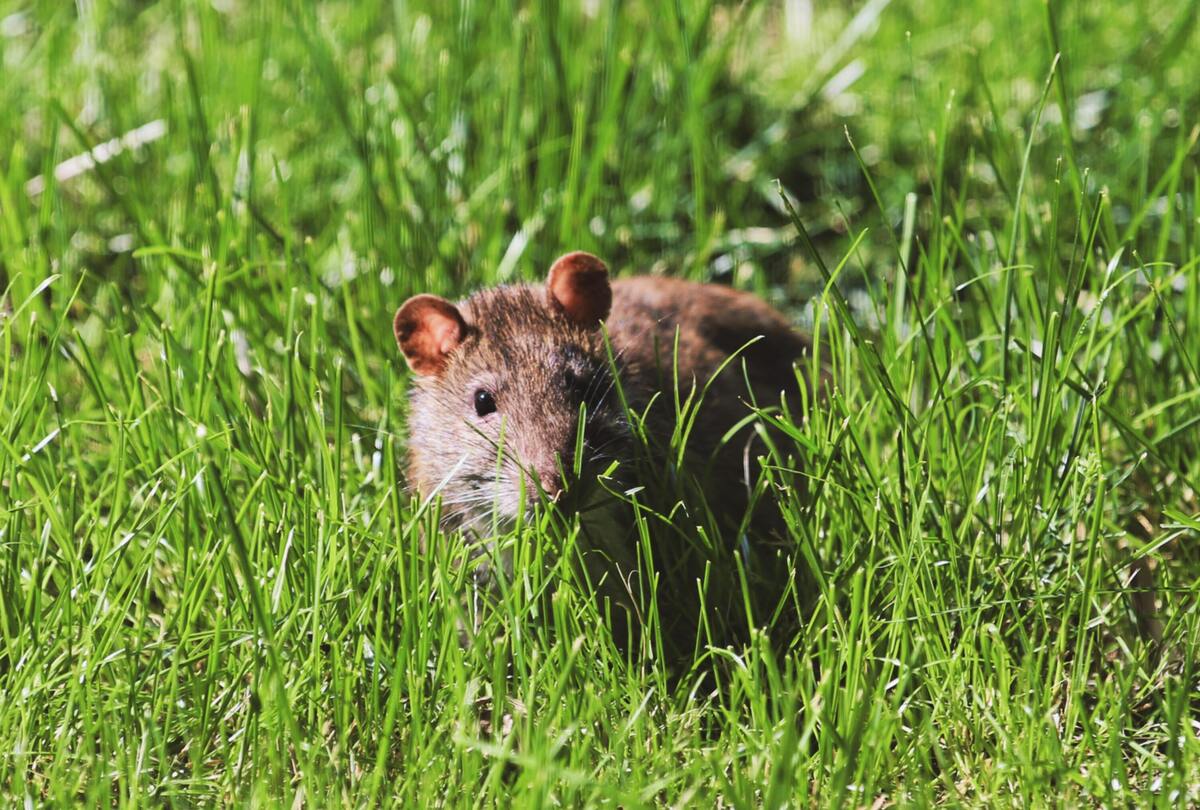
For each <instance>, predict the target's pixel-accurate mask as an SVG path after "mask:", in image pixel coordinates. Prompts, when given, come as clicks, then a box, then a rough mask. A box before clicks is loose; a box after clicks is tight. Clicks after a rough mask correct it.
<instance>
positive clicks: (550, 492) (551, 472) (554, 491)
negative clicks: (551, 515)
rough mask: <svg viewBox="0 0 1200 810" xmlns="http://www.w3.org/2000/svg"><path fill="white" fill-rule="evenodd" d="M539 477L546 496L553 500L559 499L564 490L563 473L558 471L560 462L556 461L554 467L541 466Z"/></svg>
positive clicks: (538, 471) (538, 472)
mask: <svg viewBox="0 0 1200 810" xmlns="http://www.w3.org/2000/svg"><path fill="white" fill-rule="evenodd" d="M537 477H538V483H539V484H541V487H542V492H544V493H546V497H547V498H549V499H550V500H551V501H557V500H558V499H559V497H560V496H561V495H562V492H563V479H562V473H560V472H559V471H558V464H557V463H556V464H554V465H553V466H552V467H540V468H539V469H538V470H537Z"/></svg>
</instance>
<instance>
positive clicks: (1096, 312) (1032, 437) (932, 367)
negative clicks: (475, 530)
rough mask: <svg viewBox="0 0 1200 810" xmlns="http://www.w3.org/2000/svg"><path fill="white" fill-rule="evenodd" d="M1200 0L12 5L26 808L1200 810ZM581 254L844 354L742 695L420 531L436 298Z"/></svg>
mask: <svg viewBox="0 0 1200 810" xmlns="http://www.w3.org/2000/svg"><path fill="white" fill-rule="evenodd" d="M1197 5H1198V4H1197V3H1196V2H1194V1H1193V0H1189V1H1188V2H1167V1H1166V0H1152V1H1151V2H1148V3H1140V4H1129V3H1116V2H1108V0H1101V1H1100V2H1093V3H1074V2H1058V0H1054V1H1052V2H1049V3H1046V2H1042V1H1041V0H1014V2H1011V3H1007V4H1004V5H1003V6H996V5H994V4H984V3H981V2H951V0H927V2H922V3H901V2H892V3H890V4H889V3H887V2H883V1H881V0H872V1H871V2H868V3H866V4H859V3H847V4H820V5H819V7H817V8H813V7H812V6H811V5H810V4H808V3H806V2H791V3H785V4H782V5H781V4H778V3H768V2H760V1H758V0H751V2H747V3H743V4H715V3H709V2H703V1H702V0H677V2H674V3H669V4H645V3H623V4H617V3H605V2H599V1H597V2H581V3H574V2H571V3H564V4H558V3H553V2H534V3H531V4H507V3H500V4H499V7H493V6H492V5H491V4H485V3H470V2H463V3H453V4H452V3H425V2H416V3H395V4H392V5H386V6H385V5H382V4H381V5H379V7H377V8H368V4H357V3H348V2H342V3H322V4H320V5H316V6H314V5H310V4H307V3H298V2H297V3H283V2H264V3H259V4H242V3H236V2H213V3H199V2H179V3H165V4H157V5H149V4H124V3H111V2H107V0H91V2H81V3H78V4H74V5H69V4H62V3H50V2H45V3H33V4H30V3H22V2H16V3H14V2H11V0H2V1H0V65H2V66H0V70H2V72H3V73H2V75H3V77H4V80H3V81H0V289H2V290H3V298H2V304H0V307H2V311H3V313H4V314H3V317H2V319H0V341H2V342H3V351H0V364H2V365H0V439H2V442H0V636H2V638H0V694H2V695H3V696H4V699H3V700H2V701H0V752H2V753H0V796H3V797H4V801H5V803H12V804H15V803H18V802H32V803H39V804H40V803H43V802H45V803H50V804H74V803H77V802H80V801H82V802H84V803H87V804H104V805H109V804H123V805H124V804H129V805H133V804H139V803H148V802H154V803H158V802H162V803H167V804H172V805H191V804H195V803H235V802H236V803H242V802H248V801H256V802H262V803H271V804H274V803H279V804H285V803H286V804H292V803H293V802H294V801H296V800H303V801H307V802H309V803H312V804H316V805H329V804H342V803H347V804H349V803H353V804H375V803H385V802H386V803H393V804H396V805H400V806H427V805H461V804H474V803H481V804H502V805H507V804H510V803H512V804H518V805H521V806H526V805H538V806H543V805H566V806H574V805H601V804H612V805H621V806H629V807H636V806H643V805H649V804H667V805H676V806H681V805H697V806H713V805H717V806H736V807H743V806H760V805H765V806H770V807H778V806H783V805H786V804H795V805H807V804H811V803H816V804H819V805H828V806H846V805H849V806H884V805H887V804H891V803H895V804H901V805H927V804H954V805H958V804H963V805H969V806H982V805H988V806H993V805H997V806H1004V805H1014V806H1029V805H1034V806H1036V805H1042V804H1050V803H1054V804H1067V805H1088V804H1101V805H1106V806H1111V805H1122V804H1138V805H1151V806H1152V805H1161V806H1172V807H1173V806H1179V805H1180V804H1194V803H1200V794H1198V793H1197V788H1196V786H1197V785H1198V784H1200V741H1198V738H1197V735H1198V732H1200V724H1198V721H1197V709H1196V707H1197V705H1198V704H1197V694H1196V689H1197V683H1198V681H1197V672H1196V667H1195V664H1194V661H1195V660H1196V658H1197V653H1198V641H1200V637H1198V631H1200V614H1198V613H1197V611H1196V597H1197V588H1198V587H1200V586H1198V585H1197V582H1198V581H1200V576H1198V575H1200V553H1198V551H1197V544H1196V540H1197V533H1198V531H1200V503H1198V500H1200V496H1198V494H1197V492H1198V490H1197V481H1200V418H1198V417H1197V414H1198V413H1200V259H1198V257H1200V250H1198V248H1200V220H1198V216H1200V171H1198V170H1200V164H1198V161H1197V148H1196V141H1197V129H1196V127H1197V125H1198V124H1200V119H1198V118H1197V111H1198V110H1200V90H1198V89H1197V88H1198V85H1197V84H1196V83H1195V82H1194V81H1193V77H1195V76H1196V75H1198V74H1200V42H1198V34H1197V30H1196V22H1195V21H1196V19H1197V14H1196V11H1197ZM157 120H162V121H163V122H165V125H166V134H165V136H163V137H162V138H161V139H159V140H156V141H154V142H153V143H150V144H147V145H145V146H144V147H142V148H140V149H130V150H124V151H122V152H121V153H120V154H117V155H115V156H113V157H112V158H111V160H109V161H107V162H104V163H101V164H99V165H96V166H94V167H93V168H91V169H90V170H87V171H85V172H83V173H82V174H81V175H79V176H77V177H74V178H72V179H67V180H63V181H61V182H58V181H55V180H54V179H53V172H54V167H55V165H56V164H58V163H59V162H61V161H63V160H66V159H67V158H69V157H71V156H73V155H77V154H80V153H82V152H85V151H87V150H88V149H89V148H91V147H92V146H94V145H95V144H96V143H99V142H103V141H106V140H108V139H111V138H116V137H120V136H121V135H122V134H124V133H126V132H129V131H131V130H133V129H135V128H137V127H139V126H142V125H144V124H146V123H148V122H151V121H157ZM35 176H42V177H44V178H47V179H46V180H45V181H44V183H43V186H44V187H43V188H42V189H41V190H38V189H37V188H34V187H30V186H28V185H27V184H28V183H29V181H30V180H32V179H33V178H34V177H35ZM780 190H782V191H783V192H784V193H785V196H783V197H781V196H780V193H779V192H780ZM789 206H794V212H795V217H794V218H793V217H792V216H791V215H790V214H789ZM810 245H811V247H812V250H809V249H808V248H809V246H810ZM575 248H579V249H586V250H590V251H592V252H595V253H597V254H599V255H602V256H604V257H605V258H606V259H608V260H609V261H610V263H611V265H612V266H613V267H614V268H615V269H616V270H617V271H618V272H621V273H632V272H640V271H655V272H669V273H674V274H681V275H686V276H689V277H693V278H699V279H708V280H716V281H721V282H724V283H732V284H735V285H738V286H742V287H745V288H748V289H753V290H755V291H757V292H759V293H760V294H762V295H764V296H766V297H768V298H769V299H770V300H772V301H773V302H775V303H777V304H778V305H780V306H781V307H784V308H785V309H787V311H789V312H791V313H792V314H793V315H794V317H795V318H796V320H797V322H798V323H805V324H807V325H809V326H810V327H812V328H814V329H815V330H816V331H817V332H818V333H819V335H820V351H821V353H822V357H823V358H824V359H825V360H826V361H828V363H829V365H830V368H831V369H832V373H833V378H834V384H835V388H834V390H833V392H832V393H831V395H830V396H829V398H828V400H827V401H826V402H825V403H823V404H822V405H821V406H820V407H817V408H814V409H812V410H811V412H810V413H809V414H807V418H806V419H803V420H802V419H800V418H799V415H796V416H797V418H796V419H795V420H794V421H795V424H794V430H793V431H791V432H792V433H793V434H794V436H793V438H791V439H789V440H788V442H787V446H783V447H779V448H778V451H777V453H776V454H775V455H773V456H772V457H771V458H769V459H767V460H766V468H765V469H766V474H767V475H768V476H773V475H775V474H776V472H775V471H774V467H775V466H778V465H788V466H794V467H796V468H798V469H800V470H802V471H803V472H804V473H805V475H807V476H809V477H810V488H809V489H808V491H807V492H806V493H800V492H797V491H789V492H784V493H782V494H781V495H780V500H781V506H782V508H783V510H784V512H785V514H786V516H787V520H788V523H789V525H790V526H791V527H792V529H793V535H794V539H795V543H796V549H795V554H796V557H797V560H798V563H797V564H798V565H799V566H800V567H801V568H802V569H803V570H804V572H805V574H806V575H809V576H811V577H812V578H813V581H814V583H815V584H814V589H815V592H814V594H812V597H813V598H812V601H813V602H814V607H813V609H812V612H811V614H810V616H809V618H808V621H807V622H806V623H805V625H804V627H803V628H802V630H801V631H800V632H798V633H797V634H796V636H795V637H794V638H793V639H788V640H786V641H788V642H790V643H788V644H786V645H785V646H787V651H786V653H783V654H778V653H777V651H776V649H775V648H774V647H772V645H770V644H768V643H767V641H766V639H765V638H764V637H762V636H756V637H754V638H753V639H752V640H751V642H750V643H749V644H747V645H746V646H745V647H744V648H737V649H732V650H719V651H716V652H714V653H713V654H714V655H718V656H721V657H723V658H724V659H725V660H726V662H727V666H725V667H723V669H722V672H723V673H725V674H724V678H725V682H724V683H723V684H722V688H721V689H720V690H718V691H717V692H716V694H715V695H713V696H706V695H704V694H695V693H694V691H693V690H691V689H690V688H689V684H690V683H691V682H690V681H689V680H688V679H686V678H684V679H682V680H678V679H674V678H672V677H669V674H668V673H667V672H666V670H665V668H664V667H663V666H662V665H661V664H660V663H659V662H658V661H656V660H654V659H652V658H646V657H639V656H636V655H635V656H634V657H633V658H632V660H628V659H626V658H625V657H624V656H623V655H622V654H621V653H619V652H618V650H617V648H616V647H615V646H614V644H613V642H612V639H611V636H610V635H609V634H608V633H607V631H606V629H605V627H606V625H605V621H604V617H603V616H601V615H600V614H599V612H598V609H597V607H596V604H595V602H594V601H593V600H591V599H589V598H588V594H587V588H586V586H585V585H584V584H583V583H581V582H579V581H578V579H577V578H576V577H574V576H573V575H572V573H571V571H570V569H569V568H568V567H565V566H563V565H561V564H555V565H548V564H546V563H545V560H547V559H551V558H553V557H555V555H554V554H553V552H554V550H555V548H556V545H555V544H556V543H558V542H559V540H558V539H557V538H556V535H554V534H552V533H548V532H544V531H540V530H539V529H538V528H537V527H534V528H532V529H530V530H529V531H527V532H524V533H523V534H522V535H521V536H520V537H518V538H515V541H516V543H517V548H518V557H517V558H518V565H517V576H516V587H513V588H511V589H509V590H508V591H507V592H506V594H505V597H504V599H503V600H502V601H501V603H500V604H499V605H497V606H495V607H491V608H489V607H479V606H477V605H472V604H471V603H469V601H468V600H465V599H463V598H462V594H464V593H466V592H467V590H468V588H467V585H466V574H465V572H464V571H463V570H462V567H461V566H460V565H457V564H456V561H457V560H458V559H459V556H460V552H461V549H460V548H459V547H458V546H456V545H455V544H454V543H453V542H452V540H446V541H443V542H439V543H432V544H429V548H428V551H426V552H422V551H421V550H420V546H419V543H418V538H419V537H420V536H421V535H422V533H423V532H430V531H432V520H433V515H432V512H431V510H429V509H422V508H421V505H420V504H418V503H415V502H414V501H413V500H412V499H411V498H410V497H409V495H408V494H407V491H406V490H405V488H404V482H403V480H402V459H403V454H404V446H405V440H404V416H405V413H404V412H405V398H404V391H405V386H406V384H407V376H406V373H405V372H404V371H403V367H402V363H401V362H400V360H399V357H398V353H397V351H396V349H395V346H394V344H393V342H392V337H391V334H390V316H391V313H392V312H393V311H394V309H395V307H396V306H397V305H398V304H399V303H400V302H401V301H402V300H403V299H404V298H405V297H407V296H408V295H410V294H412V293H415V292H435V293H440V294H446V295H451V294H461V293H463V292H466V291H468V290H470V289H474V288H476V287H479V286H482V285H488V284H493V283H498V282H504V281H510V280H518V279H536V278H538V277H540V276H541V274H542V273H543V272H544V270H545V268H546V267H548V265H549V262H550V261H551V260H552V259H553V257H555V256H557V255H558V254H559V253H561V252H563V251H564V250H567V249H575ZM818 257H820V258H818ZM547 594H552V595H550V596H548V597H547ZM468 610H478V611H479V615H478V620H479V621H481V622H482V623H483V627H484V632H482V633H480V634H479V635H478V636H477V637H476V638H475V639H473V640H472V641H471V642H470V643H468V644H467V645H465V646H464V645H462V644H460V641H459V634H458V627H459V624H460V622H461V621H462V619H463V615H464V611H468ZM814 664H815V665H814ZM488 707H506V709H505V710H504V711H495V712H492V716H491V717H490V718H488V717H487V714H488V712H489V711H490V709H489V708H488ZM482 719H486V720H488V722H489V724H490V726H491V730H490V731H489V729H488V728H487V727H486V725H487V724H484V723H482V722H481V720H482Z"/></svg>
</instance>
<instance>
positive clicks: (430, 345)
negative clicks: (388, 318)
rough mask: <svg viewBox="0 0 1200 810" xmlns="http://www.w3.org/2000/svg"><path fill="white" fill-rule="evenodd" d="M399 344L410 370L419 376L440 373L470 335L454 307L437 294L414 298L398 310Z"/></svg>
mask: <svg viewBox="0 0 1200 810" xmlns="http://www.w3.org/2000/svg"><path fill="white" fill-rule="evenodd" d="M392 329H393V330H394V331H395V333H396V343H397V344H399V346H400V351H402V352H404V359H405V360H407V361H408V367H409V368H411V369H412V370H413V371H414V372H416V373H417V374H422V375H424V374H437V373H438V372H439V371H441V370H442V369H443V368H445V366H446V358H447V356H448V355H449V354H450V352H452V351H454V347H455V346H457V345H458V344H459V343H461V342H462V339H463V338H464V337H466V334H467V324H466V322H465V321H463V318H462V315H460V314H459V312H458V309H457V308H455V306H454V304H451V303H450V302H449V301H447V300H446V299H445V298H438V297H437V296H436V295H415V296H413V297H412V298H410V299H408V300H407V301H405V302H404V306H402V307H400V309H398V310H396V319H395V320H394V321H392Z"/></svg>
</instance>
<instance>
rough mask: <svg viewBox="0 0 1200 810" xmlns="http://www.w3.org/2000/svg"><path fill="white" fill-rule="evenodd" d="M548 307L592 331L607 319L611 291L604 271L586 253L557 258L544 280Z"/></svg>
mask: <svg viewBox="0 0 1200 810" xmlns="http://www.w3.org/2000/svg"><path fill="white" fill-rule="evenodd" d="M546 293H547V295H548V296H549V298H550V304H551V305H552V306H555V307H557V308H558V309H560V310H562V312H563V313H564V314H565V315H566V316H567V317H568V318H570V319H571V320H573V321H575V323H578V324H580V325H581V326H587V327H589V328H590V327H595V326H599V325H600V321H602V320H604V319H605V318H607V317H608V310H609V309H610V308H611V307H612V288H611V287H610V286H609V285H608V268H607V267H605V266H604V262H602V261H600V260H599V259H597V258H596V257H595V256H593V255H592V254H590V253H584V252H583V251H575V252H574V253H568V254H567V255H565V256H560V257H559V258H558V260H557V261H555V262H554V264H553V265H551V267H550V275H549V276H548V277H547V278H546Z"/></svg>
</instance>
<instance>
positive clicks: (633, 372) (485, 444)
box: [393, 251, 814, 591]
mask: <svg viewBox="0 0 1200 810" xmlns="http://www.w3.org/2000/svg"><path fill="white" fill-rule="evenodd" d="M393 328H394V332H395V337H396V341H397V343H398V344H399V347H400V350H401V352H402V353H403V355H404V357H405V359H406V361H407V364H408V367H409V368H410V370H411V371H412V373H413V375H414V376H415V381H414V385H412V386H411V389H410V409H409V454H408V455H409V459H408V460H409V469H408V479H409V482H410V484H411V485H412V486H413V487H414V488H415V490H416V491H417V493H418V494H419V495H420V496H422V497H423V498H429V497H432V496H437V497H438V498H440V504H441V518H442V521H443V525H444V526H445V527H446V528H449V529H456V530H460V531H461V532H462V533H463V536H464V537H475V538H484V540H483V541H481V543H480V545H479V552H478V553H479V554H484V553H486V552H487V551H489V550H491V548H490V546H488V545H487V543H486V538H487V537H489V536H490V535H494V534H495V533H496V531H497V530H501V531H502V530H504V529H505V528H508V527H511V526H512V525H513V524H515V523H516V521H517V520H518V518H521V517H531V516H532V515H533V511H534V509H535V507H536V505H537V504H539V503H541V504H547V503H550V504H554V506H555V507H557V508H558V509H560V510H563V511H566V512H568V513H575V514H578V515H579V516H580V521H581V526H582V527H590V528H591V529H592V530H593V531H592V532H591V535H592V536H593V538H594V539H593V541H592V545H593V546H596V547H602V548H603V551H604V554H605V558H606V559H607V560H609V561H610V562H612V561H615V562H616V565H617V567H618V568H625V569H636V568H637V564H638V563H637V561H638V555H637V553H636V552H635V550H634V548H633V544H634V543H635V541H636V540H635V537H634V536H633V535H631V534H630V532H629V526H630V525H631V523H632V521H631V520H630V518H629V516H628V515H623V516H622V515H621V514H620V513H619V512H614V511H613V509H604V508H596V505H597V504H598V503H599V504H603V503H604V501H605V496H606V493H611V492H612V491H613V490H614V487H613V486H611V485H610V486H608V487H602V486H597V480H598V479H604V478H605V476H609V477H615V478H616V479H618V480H619V485H618V486H616V487H615V489H618V490H625V489H627V488H629V487H636V486H637V485H640V484H642V483H645V482H643V481H641V480H638V479H637V478H636V476H637V474H638V471H639V470H645V469H646V465H644V464H643V465H639V464H635V463H633V462H634V461H635V459H636V457H637V456H638V455H639V454H641V455H642V456H644V455H645V454H646V453H647V452H649V453H650V455H651V456H652V457H651V458H650V459H649V461H650V462H651V465H650V466H651V467H658V468H660V469H661V468H662V466H664V464H665V466H667V467H671V465H672V464H673V463H674V461H676V460H678V459H675V458H674V456H673V451H672V450H671V447H670V441H669V440H670V437H671V435H672V433H673V432H674V431H675V430H676V429H677V426H678V423H679V418H678V414H677V407H676V403H677V402H686V401H687V399H688V396H689V393H692V394H693V396H694V397H695V398H697V399H699V405H698V407H696V408H695V411H694V414H693V419H694V421H692V422H691V427H690V432H689V434H688V439H687V443H686V452H685V453H684V454H682V455H681V459H682V464H681V465H678V469H677V470H676V472H678V473H682V474H684V475H685V476H686V477H687V478H688V479H689V480H690V481H693V482H694V483H695V489H694V491H695V492H696V493H699V494H700V495H702V496H703V500H704V503H705V508H706V510H707V512H708V514H709V515H710V516H711V517H712V518H713V519H715V521H716V525H717V526H718V527H719V528H718V531H719V532H720V533H721V535H722V537H721V538H718V541H719V542H721V543H722V544H724V545H725V546H726V547H728V548H731V549H732V548H736V547H738V546H739V545H745V541H744V539H743V537H744V535H741V533H740V532H741V530H740V528H739V527H745V526H750V527H751V528H752V529H764V527H767V528H766V530H765V533H769V532H770V530H771V528H773V529H775V530H778V528H779V521H778V519H777V515H775V516H772V510H771V508H770V507H769V505H768V506H763V503H762V502H763V501H769V500H770V499H769V498H767V499H763V498H759V499H755V498H754V497H753V490H754V485H755V479H756V472H757V463H755V462H754V454H755V451H756V449H757V450H760V451H761V449H762V448H761V446H759V447H757V448H756V444H757V443H758V442H759V441H760V440H759V439H757V434H756V433H755V431H754V429H753V427H752V426H750V425H749V421H752V420H747V417H748V416H751V415H752V413H753V411H752V410H751V403H755V404H756V405H757V406H758V407H762V408H765V407H771V406H778V405H779V404H780V401H781V397H789V396H790V397H792V398H793V401H794V400H795V398H796V397H797V396H798V394H799V392H800V389H801V388H805V387H807V388H808V393H809V394H811V393H812V392H813V391H814V388H813V387H812V386H811V385H810V384H809V383H808V382H807V381H805V380H804V378H803V375H801V374H799V373H798V372H797V367H796V365H795V364H796V362H797V361H800V360H801V359H802V358H804V357H805V356H807V355H808V354H809V352H810V349H811V347H810V341H809V339H808V338H807V337H806V336H805V335H803V334H802V333H800V332H798V331H797V330H795V329H793V328H792V326H791V325H790V324H789V323H788V321H787V319H786V318H785V317H784V316H783V315H782V314H781V313H780V312H779V311H777V310H776V309H774V308H773V307H771V306H770V305H768V304H767V303H766V302H765V301H763V300H762V299H760V298H758V297H756V296H754V295H752V294H750V293H747V292H742V291H739V290H735V289H732V288H730V287H726V286H722V285H719V284H711V283H708V284H706V283H699V282H692V281H685V280H682V279H673V278H666V277H659V276H633V277H628V278H620V279H616V280H612V279H611V278H610V275H609V272H608V268H607V267H606V265H605V264H604V262H603V261H601V260H600V259H599V258H597V257H595V256H593V255H591V254H589V253H584V252H578V251H577V252H573V253H568V254H566V255H564V256H562V257H560V258H559V259H557V260H556V261H555V262H554V263H553V264H552V266H551V267H550V270H549V273H548V275H547V277H546V281H545V283H544V284H537V285H533V284H523V285H506V286H500V287H495V288H491V289H484V290H481V291H479V292H476V293H475V294H473V295H471V296H470V297H468V298H466V299H464V300H461V301H459V302H457V303H454V302H451V301H448V300H446V299H444V298H440V297H438V296H434V295H429V294H422V295H416V296H414V297H412V298H410V299H409V300H407V301H406V302H405V303H404V304H403V306H401V307H400V309H399V310H398V311H397V312H396V315H395V319H394V322H393ZM701 393H703V396H702V397H700V394H701ZM693 401H694V400H693ZM629 414H637V415H638V418H637V420H636V423H637V426H638V428H639V431H638V432H640V434H641V435H642V439H643V440H642V441H639V440H638V438H637V437H635V424H634V422H631V419H630V416H629ZM730 434H732V435H730ZM646 440H648V441H646ZM643 460H646V459H643ZM614 463H615V466H616V470H615V472H614V471H613V467H614ZM631 474H632V475H634V476H635V477H634V478H633V479H629V478H622V476H628V475H631ZM609 483H610V484H611V483H612V482H611V481H610V482H609ZM613 500H618V501H619V499H612V498H609V501H610V502H611V501H613ZM756 500H757V503H756ZM684 506H685V508H686V507H687V506H688V504H684ZM617 508H618V509H619V507H617ZM748 508H750V509H753V510H755V511H756V512H757V514H756V515H752V516H751V519H750V520H749V521H747V520H745V518H746V512H747V509H748ZM669 509H670V507H669V505H668V510H669ZM697 519H699V518H697ZM622 527H624V529H625V531H624V534H623V535H622V532H621V529H622ZM659 545H660V548H659V551H662V552H664V553H667V554H669V553H670V552H665V548H666V547H665V545H662V544H659ZM502 563H503V564H504V565H507V562H504V561H502ZM493 567H494V565H493V566H489V565H488V564H486V563H482V564H481V565H480V568H479V574H478V575H479V576H483V577H485V578H487V577H492V576H493V575H494V572H493V571H492V568H493ZM730 568H732V566H730ZM622 578H623V579H625V580H626V581H627V579H628V570H626V571H622V572H619V577H618V579H622ZM689 588H690V589H691V590H694V589H695V585H694V580H693V582H690V583H685V585H684V590H685V591H686V590H688V589H689Z"/></svg>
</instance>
